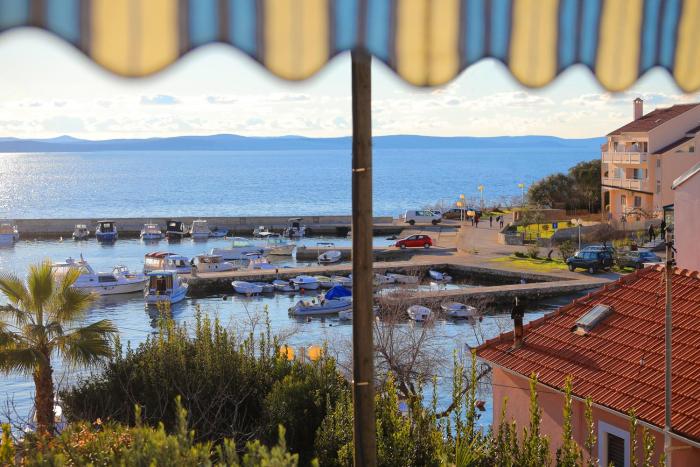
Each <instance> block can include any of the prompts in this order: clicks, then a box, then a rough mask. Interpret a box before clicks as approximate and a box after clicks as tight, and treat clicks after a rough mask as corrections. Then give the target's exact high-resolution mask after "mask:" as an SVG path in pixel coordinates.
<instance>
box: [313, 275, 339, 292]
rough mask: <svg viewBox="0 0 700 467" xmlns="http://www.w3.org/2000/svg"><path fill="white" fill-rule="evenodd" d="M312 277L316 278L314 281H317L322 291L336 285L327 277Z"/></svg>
mask: <svg viewBox="0 0 700 467" xmlns="http://www.w3.org/2000/svg"><path fill="white" fill-rule="evenodd" d="M314 277H315V278H316V280H317V281H318V283H319V285H320V286H321V288H323V289H330V288H331V287H333V286H334V285H336V284H334V283H333V281H332V280H331V278H330V277H328V276H314Z"/></svg>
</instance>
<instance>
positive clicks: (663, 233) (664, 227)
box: [659, 219, 666, 240]
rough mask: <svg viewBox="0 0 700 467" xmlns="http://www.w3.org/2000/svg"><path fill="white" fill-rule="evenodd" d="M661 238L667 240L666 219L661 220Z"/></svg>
mask: <svg viewBox="0 0 700 467" xmlns="http://www.w3.org/2000/svg"><path fill="white" fill-rule="evenodd" d="M659 238H660V239H661V240H664V239H665V238H666V219H661V225H660V226H659Z"/></svg>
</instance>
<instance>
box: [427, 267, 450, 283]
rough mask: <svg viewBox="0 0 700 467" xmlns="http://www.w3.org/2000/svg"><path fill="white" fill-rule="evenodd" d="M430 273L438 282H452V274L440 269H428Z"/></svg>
mask: <svg viewBox="0 0 700 467" xmlns="http://www.w3.org/2000/svg"><path fill="white" fill-rule="evenodd" d="M428 275H430V277H431V278H432V279H435V280H436V281H438V282H450V281H452V276H450V275H449V274H447V273H446V272H440V271H435V270H433V269H431V270H430V271H428Z"/></svg>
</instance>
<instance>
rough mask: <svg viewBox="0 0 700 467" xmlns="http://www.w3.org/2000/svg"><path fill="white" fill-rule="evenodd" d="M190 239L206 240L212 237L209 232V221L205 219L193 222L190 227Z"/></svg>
mask: <svg viewBox="0 0 700 467" xmlns="http://www.w3.org/2000/svg"><path fill="white" fill-rule="evenodd" d="M190 237H192V238H194V239H195V240H206V239H208V238H209V237H211V230H209V225H208V224H207V221H206V220H204V219H196V220H193V221H192V225H191V226H190Z"/></svg>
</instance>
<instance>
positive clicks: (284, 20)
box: [0, 0, 700, 91]
mask: <svg viewBox="0 0 700 467" xmlns="http://www.w3.org/2000/svg"><path fill="white" fill-rule="evenodd" d="M17 26H37V27H40V28H43V29H46V30H48V31H51V32H53V33H55V34H56V35H58V36H59V37H61V38H63V39H64V40H66V41H67V42H69V43H71V44H73V45H74V46H75V47H77V48H79V49H80V50H82V51H83V52H84V53H85V54H87V55H88V56H89V57H90V58H91V59H92V60H94V61H95V62H97V63H98V64H100V65H101V66H103V67H105V68H107V69H108V70H111V71H113V72H114V73H117V74H120V75H125V76H143V75H148V74H151V73H154V72H156V71H158V70H161V69H163V68H165V67H167V66H168V65H169V64H171V63H173V62H174V61H176V60H177V59H178V58H179V57H181V56H182V55H184V54H185V53H187V52H188V51H190V50H192V49H194V48H197V47H199V46H202V45H205V44H208V43H211V42H226V43H229V44H231V45H233V46H234V47H236V48H238V49H240V50H241V51H243V52H245V53H246V54H248V55H249V56H251V57H252V58H254V59H255V60H257V61H258V62H260V63H261V64H263V65H264V66H265V67H266V68H267V69H268V70H270V71H271V72H272V73H274V74H275V75H277V76H280V77H282V78H285V79H291V80H298V79H304V78H308V77H309V76H311V75H313V74H314V73H315V72H317V71H318V70H319V69H321V68H322V67H323V66H324V64H325V63H327V62H328V61H329V60H330V59H331V58H332V57H333V56H335V55H336V54H338V53H341V52H343V51H346V50H350V49H354V48H364V49H365V50H367V51H368V52H370V53H371V54H372V55H373V56H374V57H376V58H377V59H379V60H381V61H383V62H384V63H386V64H387V65H388V66H389V67H390V68H392V69H393V70H394V71H396V73H398V74H399V76H401V77H402V78H403V79H404V80H406V81H408V82H409V83H411V84H415V85H419V86H433V85H439V84H443V83H446V82H448V81H450V80H451V79H452V78H454V77H455V76H457V75H458V74H459V73H460V72H461V71H462V70H463V69H464V68H466V67H468V66H469V65H471V64H473V63H476V62H477V61H479V60H481V59H482V58H485V57H493V58H495V59H498V60H500V61H502V62H504V63H505V64H506V66H507V67H508V68H509V69H510V72H511V73H512V74H513V76H514V77H515V78H516V79H517V80H518V81H520V82H521V83H523V84H525V85H526V86H531V87H538V86H543V85H545V84H547V83H549V82H550V81H552V79H554V78H555V77H556V76H557V74H559V73H560V72H562V71H563V70H564V69H566V68H567V67H569V66H570V65H573V64H576V63H582V64H584V65H585V66H587V67H588V68H590V69H591V70H592V71H593V73H594V74H595V76H596V77H597V79H598V80H599V81H600V83H601V84H602V85H603V86H604V87H605V88H607V89H609V90H614V91H617V90H622V89H625V88H626V87H628V86H630V85H631V84H633V83H634V82H635V81H636V80H637V78H639V77H640V76H641V75H642V74H643V73H644V72H645V71H647V70H649V69H650V68H652V67H655V66H661V67H664V68H666V69H667V70H669V71H670V72H671V74H672V75H673V77H674V79H675V80H676V82H677V83H678V85H679V86H680V87H681V88H682V89H683V90H685V91H695V90H697V89H699V88H700V0H0V31H2V30H7V29H10V28H13V27H17Z"/></svg>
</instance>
